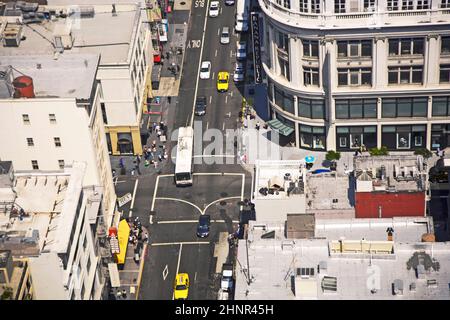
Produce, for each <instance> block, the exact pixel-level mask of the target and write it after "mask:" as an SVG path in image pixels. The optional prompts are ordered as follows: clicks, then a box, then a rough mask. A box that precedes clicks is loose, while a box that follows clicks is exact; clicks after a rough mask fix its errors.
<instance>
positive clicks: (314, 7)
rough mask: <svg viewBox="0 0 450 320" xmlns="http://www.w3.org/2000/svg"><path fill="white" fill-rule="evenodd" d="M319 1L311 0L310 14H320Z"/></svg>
mask: <svg viewBox="0 0 450 320" xmlns="http://www.w3.org/2000/svg"><path fill="white" fill-rule="evenodd" d="M320 1H321V0H311V13H320Z"/></svg>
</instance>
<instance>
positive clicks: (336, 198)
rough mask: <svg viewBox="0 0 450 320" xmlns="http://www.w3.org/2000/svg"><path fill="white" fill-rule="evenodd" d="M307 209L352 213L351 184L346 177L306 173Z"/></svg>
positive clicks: (352, 194) (352, 196)
mask: <svg viewBox="0 0 450 320" xmlns="http://www.w3.org/2000/svg"><path fill="white" fill-rule="evenodd" d="M306 186H307V188H306V193H307V194H308V202H307V209H309V211H310V212H314V210H350V211H353V212H354V192H355V188H354V185H353V183H351V182H350V179H349V177H348V176H347V175H345V176H339V175H337V173H335V172H333V173H332V174H331V173H322V174H311V173H308V175H307V177H306Z"/></svg>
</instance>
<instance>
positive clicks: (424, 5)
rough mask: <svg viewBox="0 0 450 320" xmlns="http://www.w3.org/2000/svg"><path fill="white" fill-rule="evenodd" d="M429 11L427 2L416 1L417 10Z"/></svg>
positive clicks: (422, 0)
mask: <svg viewBox="0 0 450 320" xmlns="http://www.w3.org/2000/svg"><path fill="white" fill-rule="evenodd" d="M426 9H430V4H429V2H428V0H417V10H426Z"/></svg>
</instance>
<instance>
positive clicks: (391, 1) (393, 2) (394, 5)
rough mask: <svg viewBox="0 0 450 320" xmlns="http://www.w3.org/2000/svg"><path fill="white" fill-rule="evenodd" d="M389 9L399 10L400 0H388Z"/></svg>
mask: <svg viewBox="0 0 450 320" xmlns="http://www.w3.org/2000/svg"><path fill="white" fill-rule="evenodd" d="M387 9H388V11H398V0H387Z"/></svg>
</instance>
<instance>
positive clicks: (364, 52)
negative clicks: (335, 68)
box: [337, 40, 372, 58]
mask: <svg viewBox="0 0 450 320" xmlns="http://www.w3.org/2000/svg"><path fill="white" fill-rule="evenodd" d="M337 47H338V58H346V57H371V56H372V41H371V40H355V41H353V40H352V41H338V43H337Z"/></svg>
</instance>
